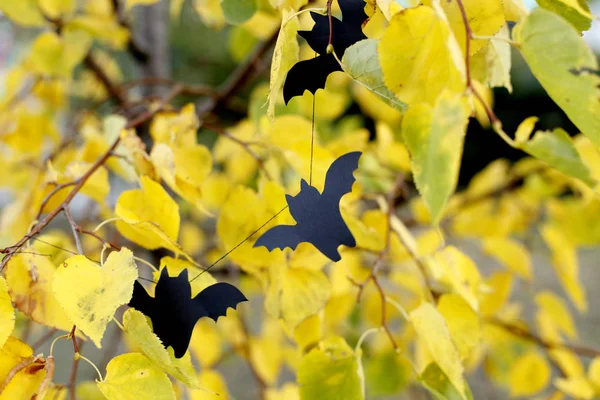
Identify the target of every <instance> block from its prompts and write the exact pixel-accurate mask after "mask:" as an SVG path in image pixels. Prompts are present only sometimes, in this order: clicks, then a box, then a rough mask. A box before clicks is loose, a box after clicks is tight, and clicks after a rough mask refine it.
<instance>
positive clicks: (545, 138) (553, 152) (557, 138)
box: [520, 128, 594, 186]
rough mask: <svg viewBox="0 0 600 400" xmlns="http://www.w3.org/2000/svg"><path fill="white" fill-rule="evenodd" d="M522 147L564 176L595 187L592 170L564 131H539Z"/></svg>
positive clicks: (559, 129)
mask: <svg viewBox="0 0 600 400" xmlns="http://www.w3.org/2000/svg"><path fill="white" fill-rule="evenodd" d="M520 147H521V149H523V150H524V151H526V152H527V153H529V154H531V155H532V156H534V157H536V158H539V159H540V160H542V161H545V162H547V163H548V164H550V165H551V166H552V167H554V168H556V169H557V170H559V171H560V172H562V173H563V174H566V175H569V176H572V177H575V178H578V179H581V180H582V181H583V182H585V183H586V184H588V185H590V186H593V185H594V180H593V179H592V177H591V174H590V170H589V169H588V167H587V166H586V165H585V164H584V163H583V160H582V159H581V157H580V156H579V153H578V152H577V149H576V148H575V146H574V145H573V141H572V140H571V137H570V136H569V134H568V133H567V132H565V131H564V130H563V129H561V128H557V129H555V130H554V131H538V132H536V133H535V135H534V136H533V138H532V139H531V140H529V141H527V142H525V143H521V144H520Z"/></svg>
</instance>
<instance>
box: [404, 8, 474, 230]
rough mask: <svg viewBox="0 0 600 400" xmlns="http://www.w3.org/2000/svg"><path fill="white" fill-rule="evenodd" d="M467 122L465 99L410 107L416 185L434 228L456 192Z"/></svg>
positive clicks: (408, 132) (446, 96) (408, 131)
mask: <svg viewBox="0 0 600 400" xmlns="http://www.w3.org/2000/svg"><path fill="white" fill-rule="evenodd" d="M421 8H424V7H421ZM468 120H469V108H468V106H467V104H466V101H465V100H464V98H462V97H460V96H458V95H452V94H450V93H448V92H444V93H443V94H442V95H440V96H439V98H438V100H437V102H436V104H435V106H433V107H432V106H430V105H428V104H417V105H416V106H414V107H410V108H409V109H408V111H407V112H406V114H405V115H404V119H403V121H402V135H403V136H404V140H405V142H406V146H407V147H408V150H409V151H410V153H411V157H412V160H411V167H412V172H413V175H414V179H415V183H416V185H417V188H418V189H419V193H420V194H421V196H423V199H424V200H425V204H427V206H428V208H429V211H430V212H431V217H432V220H433V222H434V224H438V223H439V221H440V219H441V217H442V215H443V212H444V208H445V206H446V203H447V202H448V199H449V198H450V196H451V195H452V193H453V192H454V190H455V189H456V184H457V182H458V172H459V169H460V161H461V155H462V147H463V141H464V137H465V131H466V127H467V123H468Z"/></svg>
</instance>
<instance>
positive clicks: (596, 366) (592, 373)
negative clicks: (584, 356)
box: [588, 357, 600, 391]
mask: <svg viewBox="0 0 600 400" xmlns="http://www.w3.org/2000/svg"><path fill="white" fill-rule="evenodd" d="M588 376H589V378H590V381H591V382H592V384H593V385H594V386H595V387H596V391H598V389H600V357H594V359H593V360H592V362H591V363H590V366H589V369H588Z"/></svg>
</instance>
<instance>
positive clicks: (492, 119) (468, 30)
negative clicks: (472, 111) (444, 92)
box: [456, 0, 502, 130]
mask: <svg viewBox="0 0 600 400" xmlns="http://www.w3.org/2000/svg"><path fill="white" fill-rule="evenodd" d="M456 3H457V4H458V8H459V9H460V15H461V17H462V20H463V24H464V26H465V37H466V39H465V43H466V44H465V53H466V54H465V69H466V74H467V91H470V92H471V93H473V95H474V96H475V98H477V100H478V101H479V102H480V103H481V105H482V106H483V108H484V109H485V113H486V114H487V116H488V118H489V120H490V122H491V123H492V127H494V130H496V129H501V127H502V124H501V122H500V120H499V119H498V117H497V116H496V114H495V113H494V111H493V110H492V109H491V107H490V106H489V105H488V104H487V103H486V102H485V100H484V99H483V97H482V96H481V94H479V93H478V92H477V90H476V89H475V87H473V80H472V77H471V40H473V30H472V29H471V25H470V24H469V18H468V16H467V11H466V9H465V5H464V4H463V0H456Z"/></svg>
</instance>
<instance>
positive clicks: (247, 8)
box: [221, 0, 256, 25]
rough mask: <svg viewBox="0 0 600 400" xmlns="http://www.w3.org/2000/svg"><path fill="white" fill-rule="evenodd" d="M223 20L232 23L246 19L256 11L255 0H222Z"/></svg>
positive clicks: (238, 22)
mask: <svg viewBox="0 0 600 400" xmlns="http://www.w3.org/2000/svg"><path fill="white" fill-rule="evenodd" d="M221 8H222V9H223V16H224V17H225V20H226V21H227V22H229V23H230V24H233V25H239V24H242V23H244V22H246V21H248V20H249V19H250V18H251V17H252V16H253V15H254V13H255V12H256V0H222V1H221Z"/></svg>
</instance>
